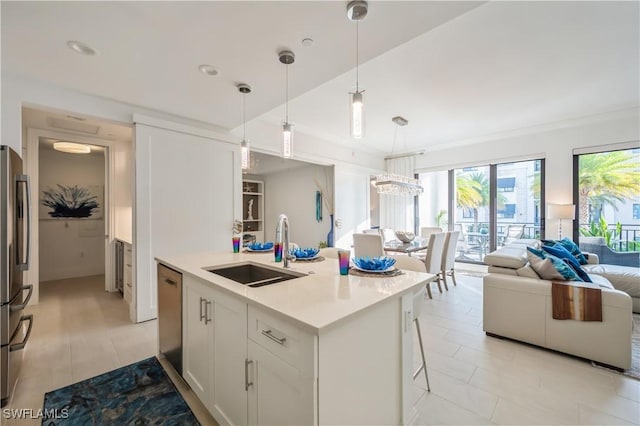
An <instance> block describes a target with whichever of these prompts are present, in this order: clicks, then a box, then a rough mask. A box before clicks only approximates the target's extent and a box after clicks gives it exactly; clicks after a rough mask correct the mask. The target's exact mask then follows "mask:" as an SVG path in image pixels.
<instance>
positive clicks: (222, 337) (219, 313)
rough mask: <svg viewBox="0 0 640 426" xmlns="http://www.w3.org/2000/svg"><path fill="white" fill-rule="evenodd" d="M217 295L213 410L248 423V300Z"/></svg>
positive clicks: (234, 421) (232, 421)
mask: <svg viewBox="0 0 640 426" xmlns="http://www.w3.org/2000/svg"><path fill="white" fill-rule="evenodd" d="M214 297H215V301H214V304H215V313H216V317H215V333H214V335H215V339H214V340H215V343H214V346H215V349H214V351H215V355H214V359H215V365H214V375H213V383H214V385H213V386H214V391H213V394H214V402H213V410H214V413H213V414H214V416H215V417H216V418H221V417H222V418H223V419H224V420H225V421H226V422H227V423H229V424H234V425H246V424H247V391H246V389H245V359H246V355H247V304H246V303H244V302H242V301H240V300H237V299H234V298H231V297H229V296H226V295H224V294H221V293H219V292H216V293H215V296H214Z"/></svg>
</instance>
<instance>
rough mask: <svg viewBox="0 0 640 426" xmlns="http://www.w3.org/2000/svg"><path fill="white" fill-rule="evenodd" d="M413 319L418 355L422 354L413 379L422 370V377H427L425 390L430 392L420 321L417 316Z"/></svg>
mask: <svg viewBox="0 0 640 426" xmlns="http://www.w3.org/2000/svg"><path fill="white" fill-rule="evenodd" d="M413 321H414V322H415V323H416V332H418V343H420V355H422V364H421V365H420V367H419V368H418V369H417V370H416V372H415V373H413V379H414V380H415V378H416V377H418V374H420V370H424V378H425V379H427V391H428V392H431V386H429V374H427V361H426V360H425V359H424V347H423V346H422V333H420V321H418V318H417V317H416V318H414V319H413Z"/></svg>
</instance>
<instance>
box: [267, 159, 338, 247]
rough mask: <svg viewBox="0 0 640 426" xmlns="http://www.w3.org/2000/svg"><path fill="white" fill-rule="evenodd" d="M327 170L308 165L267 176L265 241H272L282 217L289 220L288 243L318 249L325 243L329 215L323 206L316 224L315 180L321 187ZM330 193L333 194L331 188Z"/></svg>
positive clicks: (331, 174) (322, 167) (331, 178)
mask: <svg viewBox="0 0 640 426" xmlns="http://www.w3.org/2000/svg"><path fill="white" fill-rule="evenodd" d="M326 169H329V173H330V174H329V176H330V181H331V182H332V181H333V172H332V171H331V168H330V167H325V166H316V165H309V166H306V167H297V168H295V169H290V170H283V171H282V172H277V173H270V174H268V175H265V176H263V177H262V178H260V179H261V180H264V188H265V195H264V210H265V222H264V225H265V241H274V239H275V231H276V225H277V223H278V217H279V216H280V214H281V213H284V214H286V215H287V218H288V219H289V240H290V241H292V242H295V243H296V244H298V245H300V246H301V247H318V244H319V243H320V241H326V240H327V233H328V232H329V228H330V226H331V225H330V219H329V211H327V208H326V206H325V205H324V204H323V206H322V221H321V222H317V221H316V191H317V190H318V187H317V186H316V183H315V179H317V180H318V182H321V184H323V185H324V182H325V170H326ZM329 191H330V192H331V193H333V188H330V189H329Z"/></svg>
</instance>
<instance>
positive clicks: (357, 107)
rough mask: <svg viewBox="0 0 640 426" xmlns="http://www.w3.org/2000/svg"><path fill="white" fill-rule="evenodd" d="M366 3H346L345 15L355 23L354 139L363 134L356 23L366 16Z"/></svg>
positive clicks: (352, 133) (352, 130)
mask: <svg viewBox="0 0 640 426" xmlns="http://www.w3.org/2000/svg"><path fill="white" fill-rule="evenodd" d="M367 11H368V5H367V2H366V1H362V0H355V1H352V2H350V3H349V4H348V5H347V17H348V18H349V20H351V21H355V23H356V91H355V92H352V93H350V95H351V114H350V120H349V121H350V126H349V128H350V133H351V137H352V138H354V139H362V137H363V136H364V99H363V95H362V94H363V93H364V90H360V86H359V73H358V66H359V65H360V64H359V62H360V58H359V52H358V51H359V47H360V46H359V42H360V39H359V33H358V29H359V27H358V24H359V22H360V21H362V20H363V19H364V18H365V17H366V16H367Z"/></svg>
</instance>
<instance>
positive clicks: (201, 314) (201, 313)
mask: <svg viewBox="0 0 640 426" xmlns="http://www.w3.org/2000/svg"><path fill="white" fill-rule="evenodd" d="M203 302H205V300H204V299H203V298H202V297H201V298H200V321H202V320H203V319H205V317H206V315H205V314H204V310H203V309H202V306H203V305H202V304H203Z"/></svg>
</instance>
